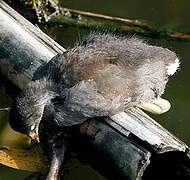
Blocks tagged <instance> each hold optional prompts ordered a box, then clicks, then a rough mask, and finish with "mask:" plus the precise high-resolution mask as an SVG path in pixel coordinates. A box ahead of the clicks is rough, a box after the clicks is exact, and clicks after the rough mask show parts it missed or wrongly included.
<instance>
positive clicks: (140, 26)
mask: <svg viewBox="0 0 190 180" xmlns="http://www.w3.org/2000/svg"><path fill="white" fill-rule="evenodd" d="M48 19H49V20H48V22H49V24H51V23H55V24H67V25H73V26H80V27H83V28H90V29H94V30H99V29H101V30H105V31H106V30H108V31H115V32H117V31H118V32H120V33H133V34H134V33H135V34H139V35H143V36H149V37H153V38H167V39H171V40H190V34H187V33H183V32H174V31H166V30H159V29H158V28H154V27H153V26H151V25H149V24H148V23H145V22H142V21H139V20H131V19H127V18H120V17H114V16H107V15H103V14H98V13H92V12H86V11H80V10H75V9H70V8H60V13H54V14H53V15H50V16H49V18H48ZM48 22H47V23H48Z"/></svg>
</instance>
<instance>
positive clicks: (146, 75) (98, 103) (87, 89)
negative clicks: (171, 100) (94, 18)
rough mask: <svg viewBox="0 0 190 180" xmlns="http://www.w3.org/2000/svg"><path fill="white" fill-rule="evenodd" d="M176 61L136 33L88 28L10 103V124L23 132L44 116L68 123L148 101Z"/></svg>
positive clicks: (159, 90) (156, 94) (157, 93)
mask: <svg viewBox="0 0 190 180" xmlns="http://www.w3.org/2000/svg"><path fill="white" fill-rule="evenodd" d="M176 62H177V57H176V54H175V53H174V52H172V51H170V50H168V49H166V48H161V47H156V46H150V45H147V44H146V43H144V42H142V41H141V40H139V39H136V38H125V37H119V36H114V35H110V34H91V35H89V36H88V37H87V38H86V39H85V40H84V41H82V42H80V43H78V44H77V45H76V46H75V47H74V48H71V49H69V50H68V51H66V52H65V53H64V54H61V55H58V56H56V57H55V58H53V59H52V60H51V61H50V62H49V63H48V64H47V65H46V67H44V72H43V73H42V74H41V75H40V76H38V77H39V80H37V81H33V82H30V83H29V84H28V85H27V86H26V88H25V89H24V90H23V92H22V93H21V95H20V96H19V97H18V98H17V99H16V101H15V103H14V105H13V106H12V108H11V113H10V114H11V115H10V124H11V126H12V127H13V128H14V129H16V130H17V131H20V132H22V133H28V131H29V130H30V129H32V128H31V126H32V125H33V124H37V125H36V126H38V124H39V122H40V120H41V119H42V117H43V118H44V119H45V120H48V121H50V122H52V123H55V124H57V125H59V126H72V125H75V124H80V123H82V122H84V121H85V120H86V119H87V118H91V117H95V116H109V115H113V114H115V113H117V112H120V111H123V110H125V109H126V108H129V107H131V106H135V105H136V104H138V103H139V102H141V101H147V102H148V101H152V100H153V99H155V98H156V97H159V96H161V95H162V94H163V92H164V89H165V85H166V82H167V79H168V76H169V75H170V74H171V73H168V72H169V71H168V67H169V66H170V65H171V64H175V63H176ZM176 68H177V67H176ZM42 77H43V78H42Z"/></svg>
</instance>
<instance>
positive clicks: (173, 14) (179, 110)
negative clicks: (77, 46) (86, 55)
mask: <svg viewBox="0 0 190 180" xmlns="http://www.w3.org/2000/svg"><path fill="white" fill-rule="evenodd" d="M63 3H64V5H66V6H67V7H72V8H75V9H82V10H88V11H93V12H99V13H104V14H108V15H114V16H121V17H130V18H136V19H143V20H147V21H150V22H152V23H153V24H154V25H157V26H158V27H161V28H171V29H173V30H182V31H188V30H190V24H189V23H187V22H189V5H190V1H189V0H183V1H181V0H176V1H174V0H159V1H151V0H144V1H142V0H134V1H129V0H117V1H110V0H104V1H98V0H93V1H88V0H80V1H70V0H64V1H63ZM42 29H43V30H44V31H45V32H46V33H47V34H48V35H49V36H51V37H52V38H53V39H55V40H56V41H57V42H58V43H60V44H61V45H63V46H64V47H66V48H68V47H71V46H73V44H74V42H75V41H76V40H78V39H80V38H81V37H82V36H84V35H85V34H87V33H88V32H89V31H88V30H83V29H79V28H74V27H68V26H67V27H49V28H47V27H42ZM147 41H148V42H150V43H151V44H157V45H161V46H163V47H168V48H170V49H171V50H174V51H176V52H177V54H178V55H179V58H180V59H181V68H180V70H179V71H178V73H177V75H176V76H175V77H172V78H171V80H170V81H169V84H168V86H167V89H166V92H165V95H164V97H165V98H166V99H168V100H169V101H170V102H171V104H172V108H171V110H170V111H169V112H167V113H166V114H164V115H159V116H154V118H155V119H156V120H157V121H159V123H160V124H162V125H163V126H164V127H166V128H167V129H169V130H170V131H171V132H172V133H174V134H175V135H176V136H177V137H179V138H181V139H182V140H184V141H185V142H186V143H187V144H188V145H190V138H189V137H190V131H189V127H190V120H189V102H190V95H189V92H190V83H189V82H190V81H189V75H190V71H189V69H190V60H189V57H190V42H184V43H182V42H167V41H164V40H162V41H159V40H153V39H147ZM10 103H11V98H10V97H8V96H7V95H6V92H5V90H4V88H3V87H0V106H1V107H6V106H8V105H9V104H10ZM151 116H152V115H151ZM7 119H8V113H7V112H0V129H1V131H0V145H4V143H5V142H3V139H2V137H3V136H2V132H3V133H5V131H2V129H3V127H5V126H6V122H7ZM69 169H71V170H70V171H69V172H67V173H66V178H65V179H68V180H77V179H94V180H102V179H104V178H103V177H101V176H100V175H99V174H98V173H96V172H95V171H94V170H92V169H91V168H90V167H89V166H87V165H81V164H80V163H79V162H78V161H76V160H73V161H71V162H70V163H69ZM0 174H1V175H0V180H4V179H5V180H9V179H10V180H12V179H13V180H17V179H19V180H22V179H25V177H27V176H29V175H30V174H31V173H28V172H24V171H18V170H13V169H10V168H6V167H4V166H0Z"/></svg>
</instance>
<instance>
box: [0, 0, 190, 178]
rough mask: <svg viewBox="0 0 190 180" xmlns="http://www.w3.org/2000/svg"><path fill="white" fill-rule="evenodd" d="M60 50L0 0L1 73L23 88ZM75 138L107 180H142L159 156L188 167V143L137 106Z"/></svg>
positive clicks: (90, 126)
mask: <svg viewBox="0 0 190 180" xmlns="http://www.w3.org/2000/svg"><path fill="white" fill-rule="evenodd" d="M63 51H65V50H64V48H62V47H61V46H60V45H58V44H57V43H56V42H55V41H53V40H52V39H51V38H49V37H48V36H47V35H45V34H44V33H43V32H41V31H40V30H39V29H38V28H37V27H35V26H33V25H31V24H30V23H29V22H28V21H27V20H25V19H24V18H23V17H21V16H20V15H19V14H18V13H16V12H15V11H14V10H13V9H11V8H10V7H9V6H8V5H6V4H5V3H4V2H3V1H1V0H0V70H1V72H2V73H3V74H4V75H5V76H6V77H7V78H8V79H9V80H10V81H12V82H13V83H14V84H15V85H16V86H18V87H19V88H21V89H22V88H23V87H24V85H25V84H26V83H27V82H28V81H29V80H31V79H32V78H33V75H34V73H35V72H36V70H37V69H39V67H41V65H43V64H45V63H47V62H48V61H49V60H50V59H51V58H52V57H54V56H55V55H56V54H57V53H60V52H63ZM73 134H74V138H73V144H74V145H75V148H74V149H75V150H77V151H78V152H80V153H81V154H82V153H83V154H85V155H87V156H88V157H90V158H89V159H90V160H91V161H92V164H94V163H96V164H97V167H100V166H103V169H106V170H107V172H108V173H107V176H108V177H109V178H111V179H114V177H115V179H116V177H117V178H118V177H120V178H119V179H131V180H132V179H141V178H142V176H144V174H147V169H150V168H149V167H151V166H152V164H154V162H155V161H153V159H155V158H156V159H162V158H161V157H163V156H164V157H166V158H165V159H164V161H163V164H164V163H165V162H167V163H171V164H172V163H173V162H174V161H175V158H176V157H178V158H176V159H177V160H179V162H180V163H176V166H178V165H179V164H181V163H184V159H185V162H186V161H187V162H188V163H189V158H188V156H187V152H188V151H189V148H188V147H187V145H186V144H184V143H183V142H182V141H180V140H179V139H177V138H176V137H175V136H173V135H172V134H171V133H169V132H168V131H167V130H166V129H164V128H163V127H162V126H160V125H159V124H158V123H156V122H155V121H154V120H153V119H152V118H150V117H149V116H148V115H146V114H145V113H143V112H142V111H141V110H139V109H135V108H134V109H131V110H128V111H127V112H122V113H120V114H116V115H114V116H112V117H110V118H107V119H102V120H95V119H94V120H91V121H87V122H85V123H84V124H82V125H81V126H80V128H79V130H77V131H75V132H74V133H73ZM173 152H177V154H174V155H173ZM171 156H172V157H173V158H169V157H171ZM175 156H176V157H175ZM174 157H175V158H174ZM177 160H176V161H177ZM177 162H178V161H177ZM183 166H184V164H183ZM172 167H173V166H172ZM187 169H188V168H187ZM156 170H157V169H156ZM159 173H161V172H159ZM183 173H184V172H183Z"/></svg>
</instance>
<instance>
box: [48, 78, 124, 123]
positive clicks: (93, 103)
mask: <svg viewBox="0 0 190 180" xmlns="http://www.w3.org/2000/svg"><path fill="white" fill-rule="evenodd" d="M120 106H121V104H120V98H118V99H116V100H114V101H111V100H109V99H105V98H104V97H103V95H101V94H100V93H98V90H97V86H96V82H95V81H93V80H88V81H81V82H80V83H78V84H77V85H75V86H73V87H72V88H70V89H68V91H67V95H66V97H65V98H64V99H61V98H57V99H56V98H55V100H54V107H53V108H54V109H53V110H51V112H53V118H54V121H55V123H56V124H58V125H60V126H72V125H75V124H81V123H83V122H84V121H85V120H87V119H88V118H93V117H99V116H108V115H111V114H114V113H115V112H116V111H118V109H120Z"/></svg>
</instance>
